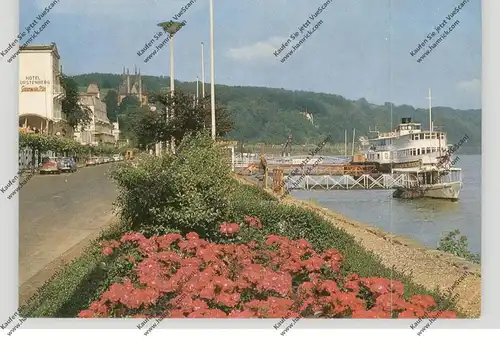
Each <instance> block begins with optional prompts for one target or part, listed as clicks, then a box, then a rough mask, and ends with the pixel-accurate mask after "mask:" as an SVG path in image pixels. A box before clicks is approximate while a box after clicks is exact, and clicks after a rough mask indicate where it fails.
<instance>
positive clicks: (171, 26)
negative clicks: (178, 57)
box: [158, 21, 185, 152]
mask: <svg viewBox="0 0 500 354" xmlns="http://www.w3.org/2000/svg"><path fill="white" fill-rule="evenodd" d="M184 25H185V22H176V21H167V22H161V23H159V24H158V26H160V27H161V28H162V29H163V30H164V31H165V32H167V33H168V34H169V35H170V92H171V96H172V98H173V97H174V35H175V33H177V31H179V30H180V29H181V28H182V26H184ZM172 105H173V104H172ZM169 113H170V114H169V115H170V116H173V113H174V112H173V109H172V112H169ZM173 139H174V138H173V137H172V142H171V148H172V152H173V149H174V144H173Z"/></svg>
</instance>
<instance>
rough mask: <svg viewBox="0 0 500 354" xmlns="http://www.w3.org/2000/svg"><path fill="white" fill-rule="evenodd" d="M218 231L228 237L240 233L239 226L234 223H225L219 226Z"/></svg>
mask: <svg viewBox="0 0 500 354" xmlns="http://www.w3.org/2000/svg"><path fill="white" fill-rule="evenodd" d="M219 231H220V232H221V233H223V234H226V235H228V236H231V235H233V234H235V233H237V232H238V231H240V225H238V224H236V223H228V222H225V223H223V224H222V225H221V226H220V229H219Z"/></svg>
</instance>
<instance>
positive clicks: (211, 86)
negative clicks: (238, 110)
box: [210, 0, 215, 140]
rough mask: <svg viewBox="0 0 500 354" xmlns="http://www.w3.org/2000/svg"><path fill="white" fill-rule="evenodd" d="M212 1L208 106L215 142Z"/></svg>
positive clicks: (211, 3) (211, 6) (211, 9)
mask: <svg viewBox="0 0 500 354" xmlns="http://www.w3.org/2000/svg"><path fill="white" fill-rule="evenodd" d="M214 71H215V70H214V0H210V80H211V81H212V82H211V83H210V104H211V106H212V139H213V140H215V73H214Z"/></svg>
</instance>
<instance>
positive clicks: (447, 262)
mask: <svg viewBox="0 0 500 354" xmlns="http://www.w3.org/2000/svg"><path fill="white" fill-rule="evenodd" d="M237 178H238V180H240V181H241V182H243V183H246V184H250V185H252V184H253V185H255V182H254V180H251V179H249V178H246V177H243V176H238V177H237ZM266 192H268V193H269V194H270V195H275V194H274V193H273V192H272V191H271V190H266ZM281 202H282V203H284V204H288V205H294V206H297V207H301V208H304V209H306V210H310V211H313V212H315V213H317V214H318V215H319V216H321V217H322V218H323V219H324V220H326V221H328V222H329V223H331V224H332V225H333V226H335V227H338V228H341V229H343V230H344V231H345V232H347V233H348V234H351V235H352V236H353V237H354V239H355V240H356V242H357V243H358V244H359V245H361V246H362V247H363V248H364V249H365V250H367V251H370V252H373V253H374V254H375V255H376V256H378V257H379V258H380V261H381V263H382V264H383V265H384V266H386V267H388V268H391V269H394V270H395V271H397V272H400V273H403V274H406V275H408V276H409V277H411V279H412V280H413V281H414V282H415V283H416V284H418V285H421V286H422V287H424V288H425V289H427V290H429V291H433V290H435V289H439V293H440V294H442V295H443V296H444V295H448V289H450V288H452V286H453V284H454V283H455V281H456V280H457V279H460V278H461V277H463V275H464V274H466V273H467V274H468V275H467V276H465V277H464V278H463V280H462V281H461V282H460V284H458V285H456V286H455V287H454V289H453V291H452V293H451V294H452V296H456V299H457V303H456V306H457V309H459V310H460V311H461V312H463V313H464V314H466V315H467V316H468V317H472V318H475V317H479V316H480V314H481V270H480V266H478V265H477V264H474V263H471V262H468V261H466V260H465V259H462V258H459V257H455V256H454V255H451V254H449V253H445V252H441V251H437V250H434V249H431V248H428V247H425V246H423V245H421V244H420V243H418V242H416V241H413V240H411V239H410V238H409V237H405V236H401V235H395V234H392V233H389V232H385V231H383V230H380V229H378V228H375V227H372V226H369V225H366V224H363V223H361V222H358V221H355V220H352V219H349V218H347V217H345V216H344V215H342V214H339V213H336V212H334V211H332V210H330V209H328V208H324V207H321V206H318V205H316V204H314V203H312V202H306V201H300V200H297V199H294V198H292V197H290V196H287V197H285V198H283V199H282V201H281Z"/></svg>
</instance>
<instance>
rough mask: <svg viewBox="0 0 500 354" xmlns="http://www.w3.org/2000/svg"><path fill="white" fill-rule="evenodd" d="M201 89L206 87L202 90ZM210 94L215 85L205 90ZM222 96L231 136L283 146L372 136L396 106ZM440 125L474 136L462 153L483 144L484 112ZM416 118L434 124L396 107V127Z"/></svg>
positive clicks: (323, 97)
mask: <svg viewBox="0 0 500 354" xmlns="http://www.w3.org/2000/svg"><path fill="white" fill-rule="evenodd" d="M73 79H74V80H75V81H76V82H77V83H78V84H79V86H81V87H82V88H83V87H86V86H87V85H88V84H89V83H97V84H98V85H99V87H100V88H101V89H103V91H107V89H117V88H118V86H119V84H120V82H121V80H122V78H121V75H117V74H100V73H93V74H84V75H78V76H73ZM143 83H144V84H145V85H146V87H147V89H148V93H152V92H158V91H159V90H160V88H163V87H168V86H169V78H168V77H165V76H160V77H155V76H143ZM175 85H176V86H175V87H176V88H179V89H183V90H186V91H191V92H196V83H195V82H178V81H176V83H175ZM200 92H201V89H200ZM205 92H206V94H209V93H210V85H209V84H207V85H206V88H205ZM216 96H217V98H218V99H219V100H220V101H221V102H222V103H224V104H226V105H227V106H228V107H229V109H230V110H231V111H232V113H233V115H234V118H235V121H236V127H235V129H234V130H233V132H232V133H231V134H230V138H232V139H235V140H244V141H246V142H265V143H274V144H280V143H283V142H285V141H286V138H287V136H288V133H289V132H290V131H291V133H292V135H293V142H294V143H318V142H319V141H321V140H322V138H323V137H324V136H326V135H327V134H331V135H332V141H335V142H343V141H344V130H345V129H347V130H348V131H349V136H350V137H352V129H353V128H355V129H356V136H360V135H364V136H367V135H369V129H370V128H372V129H373V128H374V127H375V126H377V127H378V130H380V131H389V130H391V128H392V127H391V104H390V103H385V104H384V105H375V104H371V103H369V102H367V101H366V100H365V99H359V100H356V101H353V100H348V99H345V98H343V97H342V96H338V95H332V94H326V93H313V92H303V91H290V90H284V89H276V88H264V87H246V86H224V85H216ZM306 111H307V112H310V113H312V115H313V120H314V124H312V123H311V122H310V121H308V120H307V119H306V118H305V115H304V114H303V113H304V112H306ZM432 115H433V121H434V126H435V127H438V126H440V127H442V129H443V130H444V131H446V132H448V134H449V142H450V143H454V142H455V141H459V140H460V139H461V138H462V137H463V136H464V135H467V136H468V137H469V138H470V140H469V141H468V142H467V144H465V145H464V146H463V147H462V148H461V151H462V152H463V153H470V152H479V151H480V147H481V110H477V109H475V110H457V109H452V108H448V107H434V108H433V109H432ZM405 116H410V117H412V118H413V120H414V121H417V122H421V123H422V125H423V126H424V127H428V122H429V118H428V117H429V111H428V110H426V109H415V108H414V107H412V106H408V105H402V106H392V120H393V125H396V124H398V123H399V122H400V119H401V117H405Z"/></svg>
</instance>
